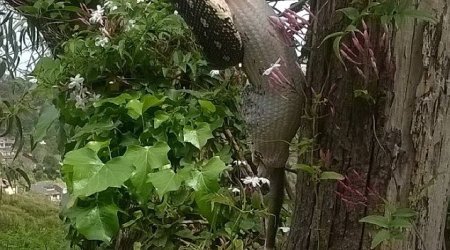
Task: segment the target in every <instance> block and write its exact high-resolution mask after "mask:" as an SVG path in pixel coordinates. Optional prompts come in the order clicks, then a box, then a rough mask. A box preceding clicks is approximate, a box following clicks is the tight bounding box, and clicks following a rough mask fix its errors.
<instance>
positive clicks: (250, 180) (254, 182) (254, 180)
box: [241, 176, 260, 187]
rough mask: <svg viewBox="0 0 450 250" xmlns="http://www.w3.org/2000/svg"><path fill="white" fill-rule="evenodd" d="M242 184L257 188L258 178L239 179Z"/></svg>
mask: <svg viewBox="0 0 450 250" xmlns="http://www.w3.org/2000/svg"><path fill="white" fill-rule="evenodd" d="M241 180H242V182H244V184H246V185H248V184H251V185H252V186H253V187H259V186H260V185H259V178H258V177H252V176H247V177H245V179H241Z"/></svg>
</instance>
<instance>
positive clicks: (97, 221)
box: [67, 202, 119, 242]
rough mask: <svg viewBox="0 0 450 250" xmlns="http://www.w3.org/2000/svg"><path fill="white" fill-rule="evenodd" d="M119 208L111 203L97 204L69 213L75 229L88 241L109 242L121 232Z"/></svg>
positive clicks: (74, 209) (72, 210)
mask: <svg viewBox="0 0 450 250" xmlns="http://www.w3.org/2000/svg"><path fill="white" fill-rule="evenodd" d="M118 211H119V208H118V207H117V206H116V205H115V204H114V203H110V202H97V203H96V204H94V205H93V206H90V207H76V208H73V209H70V210H69V211H68V212H67V216H68V217H69V218H71V220H72V221H74V222H75V227H76V229H77V230H78V232H80V233H81V234H82V235H83V236H84V237H86V238H87V239H88V240H100V241H105V242H109V241H110V240H111V238H112V237H113V236H114V235H116V233H117V232H118V231H119V219H118V217H117V212H118Z"/></svg>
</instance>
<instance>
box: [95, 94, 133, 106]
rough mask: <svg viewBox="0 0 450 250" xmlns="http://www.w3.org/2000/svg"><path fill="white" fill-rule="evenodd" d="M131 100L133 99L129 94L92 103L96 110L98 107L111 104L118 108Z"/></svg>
mask: <svg viewBox="0 0 450 250" xmlns="http://www.w3.org/2000/svg"><path fill="white" fill-rule="evenodd" d="M131 99H133V97H132V96H131V95H130V94H128V93H124V94H121V95H119V96H116V97H112V98H105V99H102V100H99V101H97V102H95V103H94V107H96V108H97V107H100V106H102V105H103V104H105V103H112V104H115V105H118V106H120V105H122V104H125V103H126V102H127V101H128V100H131Z"/></svg>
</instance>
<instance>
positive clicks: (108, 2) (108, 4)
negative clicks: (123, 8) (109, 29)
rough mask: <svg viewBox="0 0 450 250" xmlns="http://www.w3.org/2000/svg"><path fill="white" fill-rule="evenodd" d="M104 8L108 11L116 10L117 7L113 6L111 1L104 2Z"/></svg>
mask: <svg viewBox="0 0 450 250" xmlns="http://www.w3.org/2000/svg"><path fill="white" fill-rule="evenodd" d="M105 7H106V8H108V9H109V10H110V11H114V10H117V5H115V4H114V3H113V1H106V3H105Z"/></svg>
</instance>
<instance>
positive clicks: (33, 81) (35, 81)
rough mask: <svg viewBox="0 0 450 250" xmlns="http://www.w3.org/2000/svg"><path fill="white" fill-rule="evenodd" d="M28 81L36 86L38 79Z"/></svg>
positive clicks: (33, 78) (32, 78)
mask: <svg viewBox="0 0 450 250" xmlns="http://www.w3.org/2000/svg"><path fill="white" fill-rule="evenodd" d="M28 81H29V82H30V83H33V84H35V83H37V81H38V80H37V79H36V77H31V78H30V79H28Z"/></svg>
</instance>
